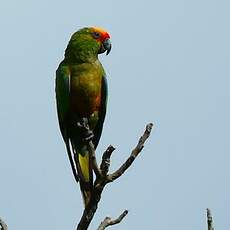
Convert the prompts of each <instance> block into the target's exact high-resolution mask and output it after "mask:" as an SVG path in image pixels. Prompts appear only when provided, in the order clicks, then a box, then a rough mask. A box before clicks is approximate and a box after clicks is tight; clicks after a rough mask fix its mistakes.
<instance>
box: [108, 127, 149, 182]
mask: <svg viewBox="0 0 230 230" xmlns="http://www.w3.org/2000/svg"><path fill="white" fill-rule="evenodd" d="M152 127H153V124H152V123H150V124H148V125H147V126H146V129H145V132H144V134H143V135H142V136H141V137H140V139H139V141H138V144H137V146H136V147H135V148H134V149H133V151H132V153H131V155H130V156H129V158H128V159H127V160H126V162H125V163H124V164H123V165H122V166H121V167H120V168H119V169H118V170H117V171H115V172H114V173H112V174H110V175H108V180H109V182H112V181H114V180H116V179H117V178H119V177H120V176H121V175H122V174H123V173H124V172H125V171H126V170H127V169H128V168H129V167H130V165H131V164H132V163H133V161H134V160H135V159H136V157H137V156H138V154H139V153H140V152H141V150H142V149H143V148H144V143H145V141H146V140H147V139H148V137H149V135H150V133H151V130H152Z"/></svg>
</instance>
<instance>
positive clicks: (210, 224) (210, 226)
mask: <svg viewBox="0 0 230 230" xmlns="http://www.w3.org/2000/svg"><path fill="white" fill-rule="evenodd" d="M207 224H208V230H214V227H213V219H212V214H211V210H210V209H208V208H207Z"/></svg>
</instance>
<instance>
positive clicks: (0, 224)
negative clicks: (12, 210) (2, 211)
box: [0, 218, 8, 230]
mask: <svg viewBox="0 0 230 230" xmlns="http://www.w3.org/2000/svg"><path fill="white" fill-rule="evenodd" d="M7 229H8V227H7V225H6V223H5V222H4V221H3V220H2V219H1V218H0V230H7Z"/></svg>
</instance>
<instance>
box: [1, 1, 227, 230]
mask: <svg viewBox="0 0 230 230" xmlns="http://www.w3.org/2000/svg"><path fill="white" fill-rule="evenodd" d="M229 8H230V2H229V1H227V0H226V1H225V0H218V1H217V0H215V1H214V0H193V1H187V0H175V1H171V0H163V1H152V0H146V1H144V0H143V1H130V0H127V1H120V0H118V1H105V0H101V1H88V0H87V1H77V0H75V1H73V0H65V1H60V0H59V1H54V0H50V1H47V0H40V1H35V0H21V1H13V0H9V1H1V3H0V28H1V38H0V41H1V42H0V50H1V52H0V66H1V68H0V79H1V84H0V107H1V109H0V138H1V142H0V216H1V217H2V218H3V219H4V220H5V221H6V222H7V224H8V225H9V228H10V229H12V230H14V229H24V230H30V229H33V230H40V229H45V230H46V229H50V230H51V229H52V230H54V229H55V230H63V229H69V230H71V229H75V227H76V225H77V223H78V221H79V219H80V217H81V213H82V208H83V204H82V198H81V195H80V192H79V188H78V186H76V184H75V183H74V180H73V176H72V172H71V169H70V165H69V162H68V158H67V154H66V150H65V146H64V143H63V141H62V138H61V135H60V132H59V127H58V122H57V116H56V105H55V92H54V80H55V71H56V68H57V66H58V64H59V62H60V61H61V60H62V58H63V54H64V50H65V48H66V45H67V43H68V41H69V38H70V36H71V34H72V33H73V32H75V31H76V30H78V29H79V28H81V27H84V26H91V25H96V26H100V27H104V28H106V29H107V31H109V33H110V34H111V37H112V39H111V40H112V44H113V48H112V52H111V53H110V55H108V56H105V55H101V56H100V59H101V62H102V63H103V65H104V67H105V69H106V72H107V75H108V84H109V100H108V112H107V117H106V120H105V125H104V130H103V134H102V138H101V141H100V145H99V147H98V150H97V155H98V156H100V155H101V153H102V152H103V151H104V150H105V148H106V147H107V146H108V145H109V144H113V145H114V146H115V147H116V148H117V150H116V152H115V153H114V155H113V158H112V167H111V170H115V169H116V168H117V167H118V166H119V165H120V164H121V163H122V162H123V161H124V160H125V159H126V158H127V156H128V155H129V153H130V150H131V149H132V148H133V147H134V146H135V144H136V142H137V140H138V138H139V136H140V135H141V134H142V132H143V130H144V128H145V125H146V124H147V123H148V122H153V123H154V124H155V128H154V130H153V132H152V135H151V137H150V139H149V140H148V141H147V143H146V145H145V148H144V150H143V151H142V153H141V155H140V156H139V157H138V159H136V161H135V162H134V164H133V165H132V167H131V168H130V169H129V170H128V172H127V173H126V174H125V175H123V176H122V177H121V178H120V179H119V180H118V181H116V182H114V183H112V184H110V185H109V186H107V188H106V189H105V191H104V193H103V198H102V201H101V203H100V205H99V208H98V212H97V214H96V216H95V218H94V220H93V222H92V225H91V227H90V229H96V227H97V226H98V225H99V223H100V221H101V220H103V219H104V217H105V216H107V215H108V216H112V217H117V216H118V215H119V214H120V213H121V212H122V211H123V210H124V209H128V210H129V211H130V212H129V215H128V216H127V217H126V218H125V220H124V221H123V222H122V223H121V224H120V225H119V226H114V227H111V229H112V228H113V229H120V230H125V229H153V230H154V229H157V230H170V229H178V230H182V229H187V230H194V229H206V213H205V209H206V208H207V207H209V208H210V209H211V210H212V213H213V215H214V221H215V227H216V228H218V229H229V228H230V222H229V206H230V196H229V194H230V184H229V175H230V167H229V161H230V157H229V153H230V139H229V133H230V122H229V118H230V108H229V101H230V90H229V87H230V86H229V85H230V80H229V77H230V67H229V63H230V42H229V41H230V32H229V21H230V14H229ZM99 159H100V158H99Z"/></svg>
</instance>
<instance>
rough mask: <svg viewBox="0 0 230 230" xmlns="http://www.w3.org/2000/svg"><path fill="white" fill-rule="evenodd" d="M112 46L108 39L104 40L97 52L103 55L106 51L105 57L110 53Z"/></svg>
mask: <svg viewBox="0 0 230 230" xmlns="http://www.w3.org/2000/svg"><path fill="white" fill-rule="evenodd" d="M111 48H112V44H111V41H110V39H109V38H106V39H105V40H104V41H103V42H102V43H101V48H100V50H99V52H98V53H99V54H101V53H104V52H105V51H106V55H108V54H109V53H110V51H111Z"/></svg>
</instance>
